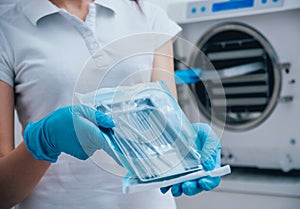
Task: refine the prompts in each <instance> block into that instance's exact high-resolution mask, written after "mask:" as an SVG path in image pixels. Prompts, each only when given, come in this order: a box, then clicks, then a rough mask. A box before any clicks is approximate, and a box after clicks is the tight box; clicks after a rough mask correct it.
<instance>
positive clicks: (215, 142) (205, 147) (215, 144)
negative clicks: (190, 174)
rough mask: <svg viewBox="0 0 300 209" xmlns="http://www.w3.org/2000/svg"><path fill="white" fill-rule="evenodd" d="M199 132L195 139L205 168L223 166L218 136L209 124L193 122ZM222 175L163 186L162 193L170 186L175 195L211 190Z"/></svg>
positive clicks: (210, 168)
mask: <svg viewBox="0 0 300 209" xmlns="http://www.w3.org/2000/svg"><path fill="white" fill-rule="evenodd" d="M193 126H194V129H195V130H196V131H197V133H198V137H197V139H196V141H195V144H196V148H197V150H198V151H199V152H200V154H201V164H202V166H203V168H204V169H205V170H213V169H214V168H218V167H220V166H221V145H220V140H219V138H218V136H217V135H216V134H215V132H214V131H213V130H212V128H211V127H210V126H209V125H208V124H204V123H196V124H193ZM220 181H221V178H220V177H211V176H207V177H203V178H199V179H196V180H192V181H185V182H182V183H178V184H175V185H172V186H169V187H163V188H161V192H162V193H166V192H167V191H168V190H169V189H170V188H171V192H172V195H173V196H174V197H178V196H181V195H182V193H183V194H185V195H189V196H191V195H195V194H198V193H200V192H202V191H204V190H205V191H209V190H212V189H214V188H216V187H217V186H218V185H219V184H220Z"/></svg>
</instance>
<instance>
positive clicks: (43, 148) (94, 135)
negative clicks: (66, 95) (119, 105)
mask: <svg viewBox="0 0 300 209" xmlns="http://www.w3.org/2000/svg"><path fill="white" fill-rule="evenodd" d="M112 127H114V122H113V120H112V119H111V118H110V117H109V116H107V115H104V114H103V113H101V112H99V111H97V110H94V109H92V108H90V107H87V106H83V105H75V106H67V107H63V108H60V109H58V110H56V111H54V112H52V113H51V114H49V115H48V116H46V117H45V118H43V119H41V120H40V121H38V122H31V123H29V124H28V125H27V126H26V129H25V132H24V142H25V144H26V147H27V149H28V150H29V152H30V153H31V154H32V155H33V156H34V158H35V159H38V160H45V161H49V162H56V161H57V158H58V156H59V155H60V154H61V153H62V152H64V153H67V154H69V155H72V156H74V157H76V158H78V159H81V160H85V159H87V158H88V157H90V156H91V155H93V154H94V152H95V151H96V150H99V149H104V151H106V152H107V153H108V154H110V155H113V154H112V153H113V152H112V150H111V149H110V147H109V146H108V144H107V142H106V140H105V138H104V135H105V133H103V131H101V128H112ZM112 157H113V158H114V157H115V156H112Z"/></svg>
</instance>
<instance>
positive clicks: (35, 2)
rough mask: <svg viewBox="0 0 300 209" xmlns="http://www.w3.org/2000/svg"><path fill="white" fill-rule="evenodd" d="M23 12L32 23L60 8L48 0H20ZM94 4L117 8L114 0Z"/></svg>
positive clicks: (104, 0) (112, 8) (96, 1)
mask: <svg viewBox="0 0 300 209" xmlns="http://www.w3.org/2000/svg"><path fill="white" fill-rule="evenodd" d="M20 2H21V5H22V8H23V12H24V14H25V15H26V17H27V18H28V19H29V20H30V22H31V23H32V24H33V25H37V22H38V21H39V20H40V19H41V18H43V17H45V16H47V15H51V14H54V13H58V12H59V11H60V10H61V9H60V8H58V7H56V6H55V5H54V4H52V3H51V2H50V1H49V0H22V1H20ZM94 3H95V4H97V5H100V6H103V7H106V8H108V9H110V10H112V11H113V12H114V13H115V12H116V10H117V4H116V3H115V1H114V0H95V1H94Z"/></svg>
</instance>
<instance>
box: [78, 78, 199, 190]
mask: <svg viewBox="0 0 300 209" xmlns="http://www.w3.org/2000/svg"><path fill="white" fill-rule="evenodd" d="M77 97H78V99H79V101H80V103H81V104H85V105H88V106H92V107H94V108H96V109H97V110H98V111H101V112H103V113H105V114H107V115H109V116H111V117H112V118H113V120H114V121H115V127H114V128H112V129H102V131H103V133H104V135H105V138H106V140H107V142H108V144H109V145H110V146H111V148H112V150H113V151H114V153H115V155H116V157H117V158H118V160H119V161H120V162H121V164H122V165H123V166H124V167H125V168H126V169H127V170H128V174H127V176H126V178H125V180H126V179H127V180H128V179H130V180H133V179H135V180H136V181H134V182H133V184H137V183H139V182H140V183H146V184H147V183H153V181H164V180H166V179H172V178H173V177H174V178H175V177H176V178H178V176H180V175H186V174H190V173H192V172H196V171H200V170H201V169H202V166H201V164H200V158H201V156H200V153H199V152H198V151H197V150H196V149H195V146H194V140H195V139H196V137H197V133H196V132H195V130H194V129H193V127H192V124H191V123H190V122H189V121H188V119H187V118H186V116H185V115H184V113H183V111H182V110H181V108H180V107H179V105H178V103H177V101H176V100H175V99H174V97H173V96H172V94H171V93H170V91H169V90H168V88H167V86H166V84H165V83H164V82H163V81H159V82H153V83H141V84H137V85H135V86H119V87H116V88H102V89H98V90H97V91H94V92H90V93H87V94H77ZM128 182H129V183H130V182H132V181H124V183H123V191H124V192H130V191H138V190H128V188H129V187H128V186H130V185H128Z"/></svg>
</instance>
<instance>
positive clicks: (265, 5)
mask: <svg viewBox="0 0 300 209" xmlns="http://www.w3.org/2000/svg"><path fill="white" fill-rule="evenodd" d="M283 5H284V0H226V1H225V0H223V1H220V0H213V1H212V0H205V1H193V2H188V4H187V11H186V18H188V19H189V18H199V17H205V16H210V15H217V14H226V13H230V14H232V13H240V12H244V11H251V10H258V9H270V8H276V7H283Z"/></svg>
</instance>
